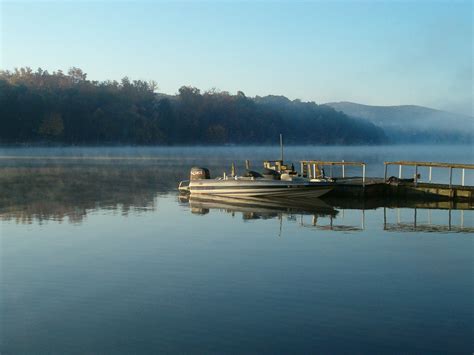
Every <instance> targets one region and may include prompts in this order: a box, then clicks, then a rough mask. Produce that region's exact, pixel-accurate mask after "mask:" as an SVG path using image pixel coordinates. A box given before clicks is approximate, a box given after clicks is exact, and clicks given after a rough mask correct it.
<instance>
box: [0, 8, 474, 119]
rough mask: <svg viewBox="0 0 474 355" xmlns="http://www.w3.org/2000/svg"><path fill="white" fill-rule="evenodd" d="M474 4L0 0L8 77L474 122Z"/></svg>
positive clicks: (4, 57)
mask: <svg viewBox="0 0 474 355" xmlns="http://www.w3.org/2000/svg"><path fill="white" fill-rule="evenodd" d="M472 22H473V1H464V2H461V1H416V2H415V1H336V2H334V1H310V2H289V1H288V2H287V1H278V2H271V1H258V2H252V1H220V2H217V1H205V2H203V1H181V2H164V1H157V2H156V1H155V2H146V1H126V2H125V1H120V2H118V1H110V0H109V1H99V2H98V1H96V2H84V1H74V2H73V1H55V2H44V1H41V2H38V1H36V2H28V1H18V2H5V1H2V3H1V34H2V37H1V62H0V66H1V68H2V69H13V68H14V67H20V66H30V67H32V68H37V67H41V68H43V69H47V70H50V71H52V70H57V69H62V70H67V68H69V67H71V66H77V67H80V68H82V69H83V70H84V71H85V72H86V73H88V77H89V78H90V79H95V80H102V79H120V78H121V77H123V76H126V75H127V76H129V77H130V78H132V79H153V80H156V81H157V82H158V85H159V89H160V90H159V91H161V92H165V93H170V94H171V93H175V92H177V90H178V88H179V87H180V86H182V85H193V86H196V87H198V88H200V89H203V90H206V89H210V88H213V87H215V88H218V89H221V90H227V91H230V92H231V93H235V92H236V91H237V90H242V91H244V92H245V93H246V94H247V95H249V96H254V95H266V94H281V95H285V96H288V97H289V98H291V99H294V98H299V99H302V100H313V101H316V102H317V103H324V102H328V101H354V102H360V103H366V104H373V105H398V104H419V105H425V106H430V107H434V108H440V109H447V110H451V111H455V112H461V113H465V114H471V115H472V90H473V86H472V84H473V82H472V66H473V25H472Z"/></svg>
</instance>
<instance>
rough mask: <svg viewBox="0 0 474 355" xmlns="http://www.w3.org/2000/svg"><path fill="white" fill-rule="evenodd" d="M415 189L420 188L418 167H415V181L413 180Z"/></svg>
mask: <svg viewBox="0 0 474 355" xmlns="http://www.w3.org/2000/svg"><path fill="white" fill-rule="evenodd" d="M413 181H414V184H415V187H416V186H418V165H415V179H414V180H413Z"/></svg>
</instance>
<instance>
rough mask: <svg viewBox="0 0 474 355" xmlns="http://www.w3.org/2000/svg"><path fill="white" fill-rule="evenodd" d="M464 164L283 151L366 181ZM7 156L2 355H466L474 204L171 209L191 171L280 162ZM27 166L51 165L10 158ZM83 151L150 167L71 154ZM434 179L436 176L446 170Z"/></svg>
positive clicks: (0, 171)
mask: <svg viewBox="0 0 474 355" xmlns="http://www.w3.org/2000/svg"><path fill="white" fill-rule="evenodd" d="M470 152H471V153H472V150H471V148H470V147H463V146H458V147H443V146H441V147H425V146H408V147H407V146H393V147H291V148H288V149H287V150H286V155H287V157H288V159H292V160H294V162H295V163H296V162H297V161H298V160H299V159H316V158H318V159H326V160H341V159H345V160H346V161H349V160H356V161H365V162H367V163H368V164H369V165H368V175H378V176H381V175H382V174H383V161H384V160H402V159H403V160H425V161H428V160H431V161H449V162H465V163H472V154H471V153H470ZM0 155H2V156H10V157H11V156H16V157H18V158H15V159H3V160H0V243H1V244H0V247H1V249H0V253H1V254H0V256H1V264H0V266H1V274H0V275H1V283H2V288H1V303H0V314H1V320H0V325H1V338H0V340H1V343H0V345H1V347H0V350H1V352H2V353H84V352H88V353H90V352H94V353H152V352H206V353H208V352H213V353H223V352H225V353H249V352H252V353H255V352H259V353H261V352H267V353H288V352H292V353H293V352H300V353H308V352H322V353H349V352H350V353H367V352H377V353H400V352H411V353H472V350H473V344H472V335H473V303H472V299H474V297H473V296H474V294H473V289H474V281H473V265H474V263H473V261H474V260H473V234H472V231H473V228H474V223H473V222H474V221H473V212H472V209H471V207H470V206H469V205H461V206H458V208H455V206H452V205H450V204H443V203H440V204H420V203H405V204H401V205H400V206H397V205H393V204H390V203H389V204H387V203H385V202H381V203H380V204H375V205H370V206H368V205H367V204H364V202H363V201H348V202H350V203H348V204H347V206H344V203H342V205H341V203H339V204H338V205H336V206H333V205H331V203H330V201H329V202H328V201H322V203H321V204H318V206H316V207H314V206H313V207H311V208H308V206H304V207H301V206H296V207H295V206H281V208H275V206H268V205H264V206H244V207H242V206H240V205H238V206H236V205H235V204H232V203H229V202H228V201H224V202H223V201H218V203H216V202H215V201H214V202H209V201H207V202H205V203H202V202H199V201H198V202H195V201H191V202H190V201H187V200H182V199H179V198H178V195H177V192H176V183H177V181H178V180H179V179H184V178H186V177H187V174H188V171H189V168H190V167H191V166H192V165H205V166H209V167H210V168H211V173H213V174H214V175H216V174H217V173H218V172H219V173H220V172H222V171H223V170H227V171H229V167H230V163H231V162H232V161H236V162H237V164H238V167H240V168H242V166H243V160H244V159H246V158H250V159H252V161H253V164H255V165H257V160H258V159H260V160H261V159H265V158H266V159H272V158H273V159H275V158H278V149H277V148H264V147H257V148H255V147H248V148H237V147H219V148H211V149H209V148H101V149H96V148H94V149H92V148H72V149H63V150H59V149H51V148H49V149H47V148H42V149H3V151H2V152H1V154H0ZM32 155H34V156H37V157H39V156H47V157H56V158H55V159H30V158H28V159H25V158H21V157H26V156H32ZM91 155H92V156H96V157H97V156H101V157H123V156H127V157H135V158H137V157H140V158H147V159H130V160H87V159H82V160H81V159H65V157H77V156H82V157H87V156H91ZM275 155H276V156H275ZM150 158H152V159H150ZM333 173H334V174H337V172H336V171H334V172H333ZM406 173H407V175H409V174H410V171H408V170H407V171H406ZM348 174H353V175H357V174H359V175H360V172H358V171H357V170H354V171H350V170H349V171H348ZM396 174H398V171H394V172H393V175H396ZM435 174H436V175H435V177H436V178H437V179H439V180H438V181H440V180H441V181H445V180H443V179H446V176H447V172H446V171H437V172H436V173H435ZM469 174H470V173H467V175H466V180H467V181H472V178H473V177H472V176H471V175H469ZM422 176H423V172H422ZM457 177H459V175H457ZM469 179H471V180H469ZM348 206H349V207H348ZM354 206H356V207H354Z"/></svg>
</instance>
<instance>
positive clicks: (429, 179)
mask: <svg viewBox="0 0 474 355" xmlns="http://www.w3.org/2000/svg"><path fill="white" fill-rule="evenodd" d="M432 171H433V167H432V166H430V173H429V177H428V181H429V182H431V173H432Z"/></svg>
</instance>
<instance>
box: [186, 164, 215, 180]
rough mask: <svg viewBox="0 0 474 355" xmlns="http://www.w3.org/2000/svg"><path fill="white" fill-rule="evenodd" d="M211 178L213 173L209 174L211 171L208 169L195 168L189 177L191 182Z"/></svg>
mask: <svg viewBox="0 0 474 355" xmlns="http://www.w3.org/2000/svg"><path fill="white" fill-rule="evenodd" d="M210 178H211V173H210V172H209V169H207V168H199V167H193V168H191V173H190V176H189V180H191V181H193V180H205V179H210Z"/></svg>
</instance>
